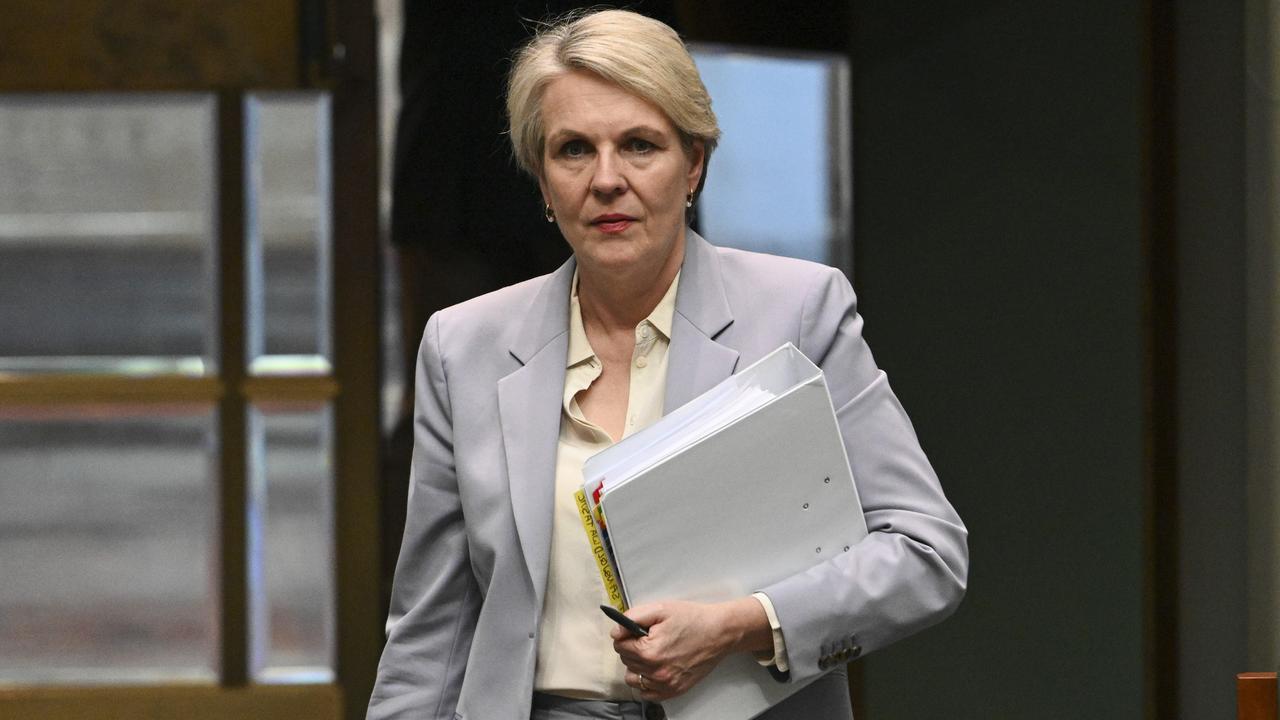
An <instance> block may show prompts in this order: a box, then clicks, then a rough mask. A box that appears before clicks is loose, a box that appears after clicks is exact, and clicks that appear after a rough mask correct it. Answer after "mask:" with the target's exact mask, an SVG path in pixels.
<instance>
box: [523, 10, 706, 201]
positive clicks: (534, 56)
mask: <svg viewBox="0 0 1280 720" xmlns="http://www.w3.org/2000/svg"><path fill="white" fill-rule="evenodd" d="M573 70H585V71H587V72H591V73H594V74H596V75H598V76H600V77H601V78H604V79H605V80H608V81H609V82H612V83H614V84H616V85H618V86H619V87H621V88H622V89H623V90H626V91H627V92H630V93H632V94H634V95H636V96H637V97H640V98H642V99H644V100H646V101H648V102H650V103H653V104H654V105H655V106H657V107H658V109H660V110H662V111H663V112H664V113H666V115H667V117H668V118H670V120H671V124H672V125H675V127H676V130H677V131H679V133H680V139H681V141H682V142H683V144H684V146H685V149H686V150H688V149H689V148H690V147H692V145H693V143H694V142H695V141H701V142H702V145H703V148H704V154H703V171H702V180H701V181H699V184H698V190H699V191H701V190H702V183H703V182H705V181H706V177H707V173H706V162H707V160H708V159H710V157H711V151H712V150H714V149H715V147H716V142H717V141H718V140H719V138H720V127H719V125H718V124H717V123H716V115H715V113H714V112H712V110H711V96H710V95H708V94H707V88H706V87H705V86H704V85H703V84H702V77H701V76H700V75H699V74H698V68H697V67H696V66H695V65H694V64H693V58H692V57H690V56H689V50H688V49H687V48H686V47H685V46H684V43H683V42H682V41H681V40H680V36H679V35H677V34H676V31H675V30H672V29H671V28H670V27H668V26H667V25H666V24H664V23H662V22H659V21H658V20H654V19H652V18H648V17H645V16H643V15H640V14H638V13H634V12H630V11H628V10H598V11H588V12H586V13H574V14H571V15H569V16H566V17H563V18H561V19H560V20H557V21H554V22H552V23H550V24H548V25H546V26H545V27H543V28H542V29H541V30H539V31H538V33H537V34H536V35H534V37H533V39H532V40H530V41H529V42H528V43H527V44H526V45H525V46H524V47H522V48H521V49H520V50H519V51H518V52H517V54H516V57H515V62H514V64H513V65H512V68H511V74H510V76H509V77H508V79H507V118H508V120H509V122H510V126H509V128H510V135H511V147H512V149H513V150H514V151H515V157H516V163H517V164H519V165H520V168H521V169H522V170H524V171H525V172H528V173H529V174H530V175H533V176H534V177H535V178H536V177H541V174H542V154H543V150H544V146H545V142H546V137H545V134H544V133H545V128H544V127H543V123H542V94H543V91H545V90H546V87H547V85H548V84H550V83H551V81H552V80H555V79H556V78H557V77H560V76H561V75H564V74H565V73H568V72H571V71H573Z"/></svg>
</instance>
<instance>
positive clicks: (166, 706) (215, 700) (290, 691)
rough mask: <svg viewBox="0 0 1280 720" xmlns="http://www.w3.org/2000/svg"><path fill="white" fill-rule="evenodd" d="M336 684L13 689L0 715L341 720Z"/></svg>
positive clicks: (92, 719) (84, 719)
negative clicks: (243, 686) (230, 688)
mask: <svg viewBox="0 0 1280 720" xmlns="http://www.w3.org/2000/svg"><path fill="white" fill-rule="evenodd" d="M341 706H342V692H341V691H340V690H339V689H338V687H337V686H334V685H282V686H252V687H246V688H240V689H234V690H228V689H225V688H218V687H213V686H202V685H193V686H164V687H110V688H108V687H102V688H7V689H0V717H4V718H39V719H40V720H170V719H171V718H182V720H226V719H227V718H253V720H338V719H339V718H340V717H341V714H340V708H341Z"/></svg>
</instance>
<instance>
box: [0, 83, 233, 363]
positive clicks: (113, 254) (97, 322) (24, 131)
mask: <svg viewBox="0 0 1280 720" xmlns="http://www.w3.org/2000/svg"><path fill="white" fill-rule="evenodd" d="M214 127H215V106H214V102H213V100H212V98H211V97H208V96H194V95H129V96H111V95H31V96H23V95H17V96H13V95H11V96H0V307H3V308H4V312H2V313H0V370H4V369H9V370H32V371H67V370H76V369H86V370H104V369H112V367H113V363H116V362H118V361H123V362H124V367H122V368H121V371H124V372H143V373H145V372H152V371H170V372H172V371H180V372H189V373H200V372H208V371H210V369H211V365H212V362H211V361H212V358H213V356H214V355H215V348H216V343H217V339H216V336H215V334H214V332H215V328H216V325H217V322H216V306H215V302H214V281H213V278H214V273H213V267H214V259H215V247H216V245H215V242H214V218H215V211H214V206H215V196H214V187H215V171H216V168H215V158H216V153H215V148H214ZM53 357H58V358H60V359H59V360H58V361H57V363H58V364H57V366H56V367H55V366H54V365H53V361H52V360H51V361H49V362H47V363H46V362H45V361H44V358H53ZM139 357H142V358H148V359H147V360H146V361H145V362H142V363H137V362H132V359H136V358H139Z"/></svg>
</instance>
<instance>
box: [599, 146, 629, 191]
mask: <svg viewBox="0 0 1280 720" xmlns="http://www.w3.org/2000/svg"><path fill="white" fill-rule="evenodd" d="M596 157H597V160H596V169H595V174H594V175H592V177H591V190H592V192H595V193H597V194H599V195H617V194H619V193H623V192H625V191H626V189H627V178H626V175H625V174H624V173H623V168H622V162H621V160H620V159H619V158H618V156H617V155H615V154H614V153H611V152H601V153H599V154H598V155H597V156H596Z"/></svg>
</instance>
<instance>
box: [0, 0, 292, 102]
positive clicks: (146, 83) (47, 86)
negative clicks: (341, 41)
mask: <svg viewBox="0 0 1280 720" xmlns="http://www.w3.org/2000/svg"><path fill="white" fill-rule="evenodd" d="M298 7H299V5H298V2H297V0H131V1H130V2H118V1H115V0H5V3H4V10H3V18H4V19H3V22H0V92H48V91H112V92H126V91H130V90H186V91H191V90H207V89H217V88H243V87H255V88H290V87H295V86H297V84H298V83H299V80H300V79H301V74H302V71H301V69H300V68H299V57H300V53H299V51H298V32H299V27H300V22H299V18H298Z"/></svg>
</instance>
